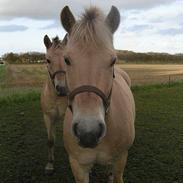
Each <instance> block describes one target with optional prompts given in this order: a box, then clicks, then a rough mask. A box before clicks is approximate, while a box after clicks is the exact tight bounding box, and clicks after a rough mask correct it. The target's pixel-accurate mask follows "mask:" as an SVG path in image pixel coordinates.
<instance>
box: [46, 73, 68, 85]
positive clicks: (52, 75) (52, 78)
mask: <svg viewBox="0 0 183 183" xmlns="http://www.w3.org/2000/svg"><path fill="white" fill-rule="evenodd" d="M48 73H49V75H50V78H51V81H52V83H53V86H54V87H55V82H54V79H55V76H56V75H57V74H59V73H62V74H66V72H65V71H64V70H58V71H56V72H54V73H53V74H51V73H50V71H49V70H48Z"/></svg>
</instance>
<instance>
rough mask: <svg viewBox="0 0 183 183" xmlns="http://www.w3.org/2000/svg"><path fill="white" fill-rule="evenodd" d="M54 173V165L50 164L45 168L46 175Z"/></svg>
mask: <svg viewBox="0 0 183 183" xmlns="http://www.w3.org/2000/svg"><path fill="white" fill-rule="evenodd" d="M53 173H54V167H53V164H51V163H48V164H47V165H46V167H45V174H46V175H49V176H50V175H53Z"/></svg>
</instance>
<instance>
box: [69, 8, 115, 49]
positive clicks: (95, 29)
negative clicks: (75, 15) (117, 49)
mask: <svg viewBox="0 0 183 183" xmlns="http://www.w3.org/2000/svg"><path fill="white" fill-rule="evenodd" d="M70 39H71V40H72V41H74V42H77V43H79V44H81V45H82V46H84V47H86V46H88V45H92V46H95V47H100V48H101V47H106V48H110V49H111V48H113V43H112V33H111V32H110V30H109V27H108V26H107V24H106V22H105V16H104V14H103V13H102V12H101V11H100V10H99V9H98V8H96V7H91V8H90V9H87V10H85V13H84V14H83V15H82V16H81V18H80V20H79V21H78V22H77V23H76V24H75V25H74V27H73V29H72V33H71V36H70Z"/></svg>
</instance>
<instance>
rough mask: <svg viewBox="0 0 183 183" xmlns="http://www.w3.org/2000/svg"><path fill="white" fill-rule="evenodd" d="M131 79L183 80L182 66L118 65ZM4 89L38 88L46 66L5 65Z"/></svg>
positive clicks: (138, 81)
mask: <svg viewBox="0 0 183 183" xmlns="http://www.w3.org/2000/svg"><path fill="white" fill-rule="evenodd" d="M118 66H120V67H121V68H122V69H124V70H125V71H126V72H127V73H128V74H129V75H130V77H131V79H132V85H144V84H146V85H147V84H158V83H168V82H169V77H170V81H171V82H173V81H180V80H183V65H176V64H171V65H170V64H166V65H153V64H120V65H118ZM3 75H6V77H5V83H4V84H5V85H6V87H40V86H42V84H43V82H44V80H45V78H46V66H45V65H41V64H37V65H34V64H32V65H28V64H25V65H18V64H15V65H13V64H12V65H11V64H10V65H7V66H6V71H4V72H3Z"/></svg>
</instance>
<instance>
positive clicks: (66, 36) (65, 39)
mask: <svg viewBox="0 0 183 183" xmlns="http://www.w3.org/2000/svg"><path fill="white" fill-rule="evenodd" d="M67 41H68V34H66V35H65V36H64V38H63V40H62V44H63V45H66V44H67Z"/></svg>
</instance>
